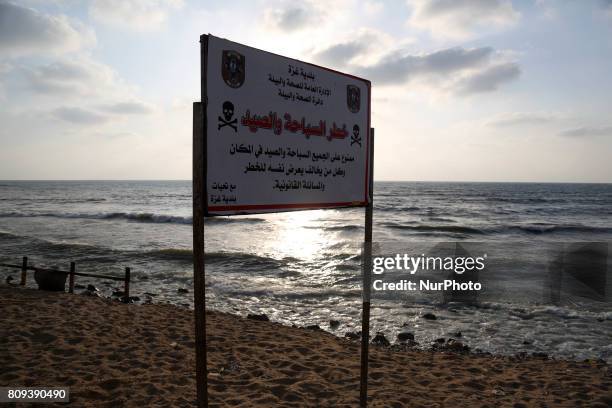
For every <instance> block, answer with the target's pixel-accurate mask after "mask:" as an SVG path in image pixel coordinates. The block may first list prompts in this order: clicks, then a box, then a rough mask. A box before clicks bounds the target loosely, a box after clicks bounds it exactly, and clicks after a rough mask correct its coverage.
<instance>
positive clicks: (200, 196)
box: [192, 35, 374, 408]
mask: <svg viewBox="0 0 612 408" xmlns="http://www.w3.org/2000/svg"><path fill="white" fill-rule="evenodd" d="M207 55H208V35H202V36H200V61H201V67H200V84H201V98H202V99H201V102H194V104H193V146H192V150H193V162H192V170H193V173H192V177H193V186H192V188H193V267H194V279H193V280H194V285H193V286H194V291H193V293H194V317H195V337H196V341H195V348H196V349H195V354H196V388H197V403H198V407H199V408H204V407H208V389H207V388H208V387H207V356H206V348H207V343H206V292H205V286H206V285H205V275H206V272H205V265H204V247H205V242H204V217H205V216H209V215H212V214H209V209H208V192H207V177H206V176H207V174H206V172H207V166H206V157H207V151H206V150H207V115H206V106H207V103H208V99H207V89H206V87H207V82H206V79H207V74H208V72H207V69H208V66H207ZM299 62H301V63H303V62H302V61H299ZM304 64H307V63H304ZM308 65H314V64H308ZM314 66H316V67H318V68H322V69H325V70H328V71H331V72H334V73H338V74H342V75H346V76H349V77H352V78H357V77H353V76H352V75H348V74H344V73H340V72H337V71H334V70H331V69H329V68H324V67H319V66H317V65H314ZM357 79H359V80H363V79H362V78H357ZM368 84H369V82H368ZM368 90H369V92H368V119H367V124H368V129H369V130H370V131H369V132H368V138H367V142H366V146H367V149H368V150H367V151H366V179H365V197H364V201H363V202H359V203H322V204H321V203H318V204H317V203H314V204H310V205H308V204H307V205H302V206H298V207H294V208H290V207H287V206H273V207H269V208H261V209H262V210H271V209H278V210H280V211H283V210H284V211H287V210H289V209H291V210H295V209H300V210H307V209H315V208H316V209H321V208H341V207H365V234H364V251H363V260H362V263H363V285H364V287H363V290H364V291H365V290H369V285H370V273H371V262H372V260H371V255H372V250H371V248H372V215H373V179H374V177H373V173H374V129H372V128H371V127H370V126H371V121H370V120H371V88H369V89H368ZM292 207H293V206H292ZM280 211H278V212H280ZM361 317H362V322H361V324H362V336H361V369H360V394H359V396H360V397H359V398H360V405H361V406H362V407H365V406H367V379H368V357H369V348H368V346H369V327H370V299H369V296H364V299H363V304H362V316H361Z"/></svg>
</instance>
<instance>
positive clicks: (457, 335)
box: [451, 332, 462, 337]
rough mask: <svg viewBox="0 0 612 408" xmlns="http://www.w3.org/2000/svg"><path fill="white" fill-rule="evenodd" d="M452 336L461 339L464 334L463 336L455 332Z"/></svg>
mask: <svg viewBox="0 0 612 408" xmlns="http://www.w3.org/2000/svg"><path fill="white" fill-rule="evenodd" d="M451 336H453V337H461V336H462V334H461V332H455V333H452V334H451Z"/></svg>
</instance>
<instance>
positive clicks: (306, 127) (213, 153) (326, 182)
mask: <svg viewBox="0 0 612 408" xmlns="http://www.w3.org/2000/svg"><path fill="white" fill-rule="evenodd" d="M202 41H203V42H204V44H203V45H204V50H205V51H204V53H205V54H204V55H203V61H202V66H203V69H204V70H205V71H204V74H205V87H204V88H205V89H204V92H205V94H204V95H202V96H203V101H206V117H207V125H206V157H205V163H206V164H205V172H206V175H205V176H206V195H207V198H206V202H207V208H206V213H207V215H230V214H246V213H262V212H279V211H292V210H302V209H316V208H333V207H350V206H365V205H367V203H368V197H369V192H368V189H369V174H368V169H369V163H368V161H369V146H370V144H369V139H370V132H369V130H370V82H369V81H367V80H365V79H361V78H357V77H354V76H352V75H347V74H343V73H340V72H336V71H333V70H330V69H327V68H323V67H319V66H316V65H312V64H308V63H305V62H301V61H298V60H294V59H291V58H286V57H282V56H279V55H275V54H272V53H269V52H265V51H261V50H258V49H255V48H251V47H247V46H245V45H242V44H238V43H235V42H231V41H228V40H225V39H221V38H216V37H213V36H211V35H208V36H203V37H202Z"/></svg>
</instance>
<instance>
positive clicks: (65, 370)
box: [0, 285, 612, 407]
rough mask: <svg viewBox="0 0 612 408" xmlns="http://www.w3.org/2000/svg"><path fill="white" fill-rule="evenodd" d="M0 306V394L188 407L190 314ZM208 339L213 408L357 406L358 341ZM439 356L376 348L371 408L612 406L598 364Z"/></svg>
mask: <svg viewBox="0 0 612 408" xmlns="http://www.w3.org/2000/svg"><path fill="white" fill-rule="evenodd" d="M41 305H44V307H40V306H41ZM0 306H1V310H2V315H3V319H0V339H2V340H1V343H0V355H2V359H3V360H4V361H5V364H4V366H3V367H0V386H9V385H11V386H34V385H38V386H68V387H70V394H71V397H70V399H71V403H72V404H75V405H76V406H127V407H131V406H134V407H136V406H150V405H152V404H161V405H165V406H193V405H194V403H195V354H194V346H195V344H194V341H195V337H194V334H193V330H194V325H193V312H192V310H190V309H187V308H181V307H178V306H173V305H163V304H138V305H136V304H123V303H120V302H116V301H112V300H108V299H104V298H97V297H88V296H78V295H77V296H74V295H70V294H67V293H52V292H43V291H39V290H35V289H26V288H19V287H13V286H8V285H0ZM207 331H208V336H207V341H208V350H207V352H208V370H209V374H208V378H209V385H208V388H209V398H210V402H211V406H288V407H290V406H296V407H298V406H300V407H302V406H346V407H350V406H357V405H358V394H359V342H358V341H351V340H349V339H344V338H340V337H337V336H336V335H333V334H331V333H328V332H326V331H323V330H312V329H306V328H299V327H289V326H284V325H282V324H280V323H274V322H267V321H259V320H254V319H248V318H244V317H240V316H237V315H231V314H226V313H222V312H217V311H207ZM372 338H373V339H374V340H375V336H372ZM456 343H458V342H456ZM459 344H460V343H459ZM441 346H442V347H440V348H441V350H438V351H431V350H427V351H425V350H415V349H410V348H409V347H398V346H396V345H394V346H391V347H383V346H372V347H371V348H370V350H371V353H370V376H369V384H370V386H369V395H370V401H371V402H370V405H371V406H372V407H376V406H381V407H382V406H385V407H388V406H441V405H445V406H457V407H461V406H470V407H478V406H488V405H490V404H492V403H494V404H495V405H499V406H504V407H505V406H509V407H512V406H517V407H519V406H532V405H533V406H541V405H542V403H543V404H546V405H547V406H568V407H570V406H571V407H573V406H576V405H581V404H586V405H589V406H594V407H596V406H601V407H605V406H609V405H610V404H612V369H611V368H610V366H609V365H606V364H605V363H602V362H600V361H593V360H589V361H583V362H578V361H566V360H556V359H549V358H544V357H543V356H529V355H522V356H498V355H490V354H487V353H482V354H481V353H466V352H463V351H461V349H460V347H458V346H457V347H455V348H456V351H451V350H453V349H454V348H453V347H452V346H451V347H447V346H446V344H444V345H441ZM457 351H461V352H457Z"/></svg>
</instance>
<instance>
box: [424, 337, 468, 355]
mask: <svg viewBox="0 0 612 408" xmlns="http://www.w3.org/2000/svg"><path fill="white" fill-rule="evenodd" d="M431 349H432V350H437V351H451V352H455V353H468V352H469V351H470V347H469V346H468V345H466V344H463V343H462V342H460V341H459V340H455V339H448V340H447V341H446V342H444V339H442V338H440V339H437V340H436V342H435V343H434V344H432V346H431Z"/></svg>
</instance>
